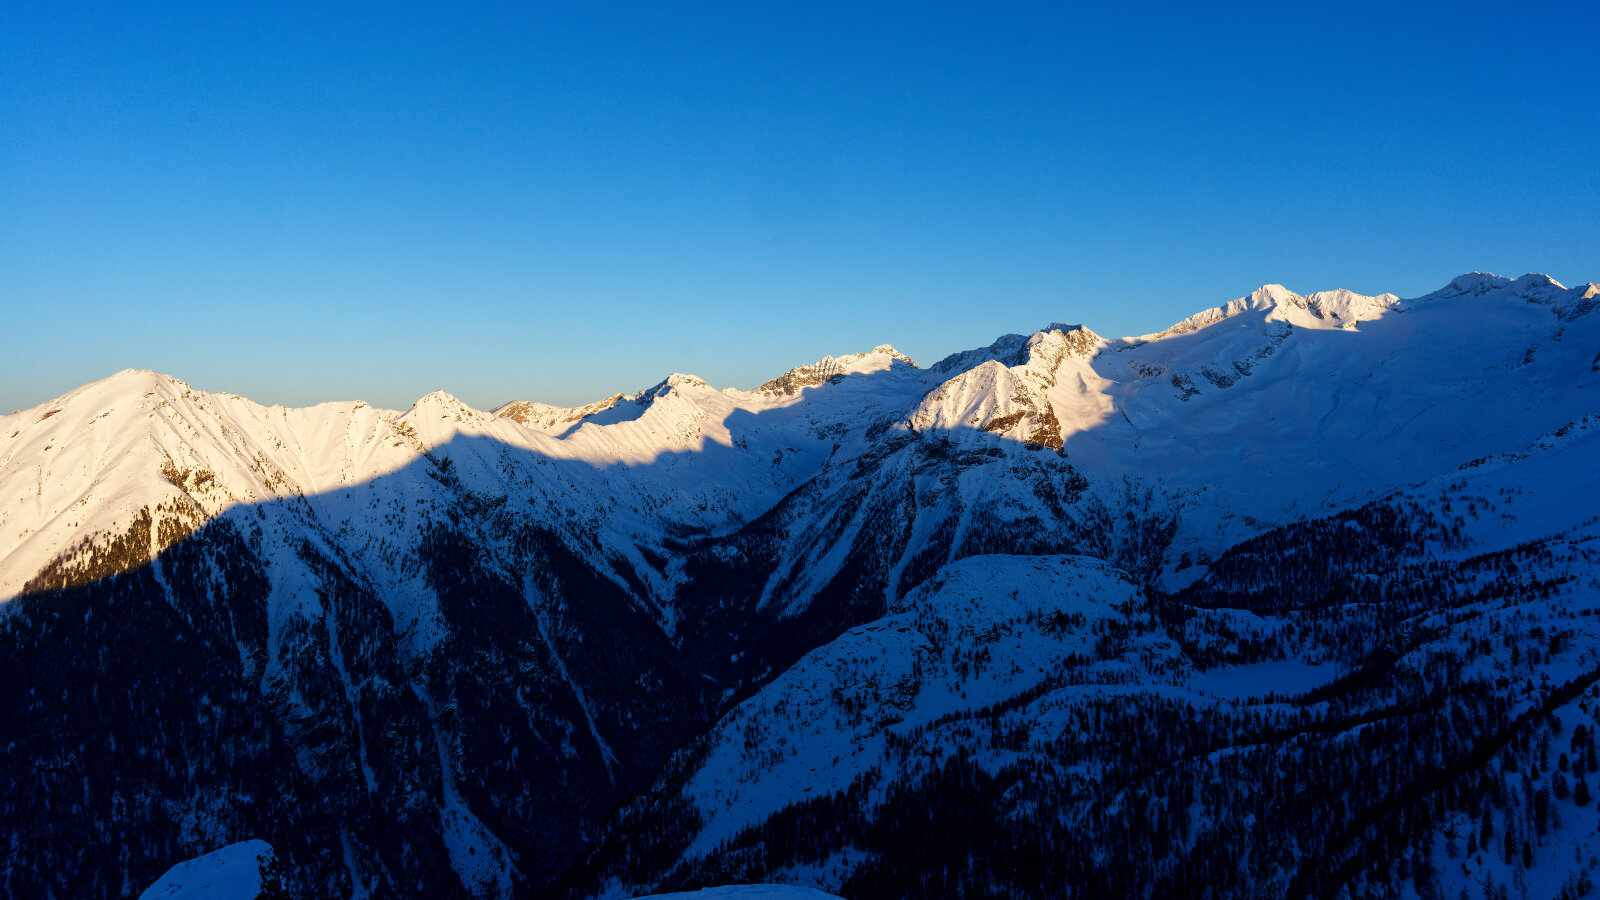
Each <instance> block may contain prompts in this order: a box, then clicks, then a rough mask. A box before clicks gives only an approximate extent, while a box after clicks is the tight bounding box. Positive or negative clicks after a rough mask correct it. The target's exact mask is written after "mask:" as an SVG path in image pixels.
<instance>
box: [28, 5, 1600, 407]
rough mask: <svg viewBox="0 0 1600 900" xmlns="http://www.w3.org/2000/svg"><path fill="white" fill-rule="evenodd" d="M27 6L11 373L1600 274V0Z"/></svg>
mask: <svg viewBox="0 0 1600 900" xmlns="http://www.w3.org/2000/svg"><path fill="white" fill-rule="evenodd" d="M521 6H522V5H521V4H515V5H507V6H505V7H499V6H494V5H490V6H485V7H480V8H478V9H476V10H474V11H470V12H468V11H463V10H461V9H458V8H457V7H458V4H455V3H439V4H434V5H426V6H423V5H411V6H406V7H405V8H404V9H395V8H391V7H390V6H389V5H388V4H384V5H377V4H374V5H370V6H367V5H357V6H343V5H339V6H330V5H328V4H324V3H316V4H306V5H303V6H285V5H280V4H250V5H240V6H239V7H238V8H225V7H231V5H230V4H212V3H206V4H182V3H180V4H164V3H150V4H144V3H139V4H112V3H106V4H103V5H97V6H79V5H75V4H71V3H67V2H52V3H48V4H45V3H34V2H21V3H7V4H4V6H3V7H0V313H3V316H0V411H8V410H10V409H13V408H18V407H26V406H30V405H33V404H35V403H40V402H43V401H44V400H46V399H48V398H50V397H52V396H54V395H56V394H59V393H62V392H64V391H66V390H68V389H70V388H72V387H74V386H76V385H78V384H81V383H84V382H87V381H90V380H94V379H97V378H101V377H104V376H106V375H108V374H110V373H112V372H114V371H116V370H118V369H121V368H126V367H139V368H153V369H157V370H160V371H164V372H168V373H170V374H173V375H176V376H178V377H180V378H183V379H185V380H187V381H189V382H191V383H192V384H194V385H195V386H197V387H200V388H203V389H206V390H227V391H232V392H235V393H240V394H244V395H246V396H249V397H252V398H253V399H257V400H260V401H262V402H267V403H286V404H292V405H299V404H306V403H312V402H317V401H320V400H329V399H352V398H362V399H366V400H369V401H371V402H374V403H378V404H381V405H386V406H395V407H401V408H403V407H405V406H406V405H408V404H409V403H410V402H411V400H413V399H414V398H416V397H417V396H420V395H421V394H423V393H426V392H427V391H430V390H433V389H436V388H443V389H445V390H448V391H450V392H452V393H454V394H456V395H458V396H460V397H461V398H462V399H464V400H466V401H467V402H468V403H471V404H473V405H476V406H480V407H489V406H492V405H495V404H497V403H500V402H503V401H505V400H509V399H513V398H521V399H538V400H546V401H550V402H560V403H576V402H583V401H588V400H591V399H595V398H598V397H601V396H604V395H606V394H608V393H611V392H614V391H633V390H637V389H640V388H643V387H646V386H648V385H650V384H652V383H654V382H655V381H658V380H659V379H660V378H662V377H663V376H665V375H666V374H667V373H668V372H671V371H688V372H693V373H695V374H698V375H701V376H703V377H705V378H707V379H709V380H710V381H711V382H712V383H714V384H717V385H719V386H739V387H747V386H751V385H753V384H755V383H758V382H759V381H761V380H763V379H765V378H767V377H769V376H771V375H774V374H777V373H778V372H780V371H782V370H783V369H786V368H788V367H790V366H792V365H796V364H800V363H804V362H809V361H811V360H814V359H816V358H818V357H820V356H821V355H823V354H824V353H833V354H841V353H847V352H851V351H854V350H862V349H867V348H869V347H871V346H873V345H874V344H878V343H882V342H888V343H893V344H895V345H896V346H898V347H899V348H900V349H902V350H904V351H905V352H907V353H909V354H911V355H912V356H913V357H915V358H917V359H918V361H919V362H932V361H934V360H935V359H937V358H938V357H940V356H943V355H944V354H946V353H949V352H952V351H955V350H958V349H963V348H966V347H970V346H978V345H982V344H985V343H987V342H988V341H990V340H991V339H992V338H994V337H995V336H997V335H999V334H1002V333H1005V332H1011V331H1030V330H1033V329H1034V328H1037V327H1039V326H1041V325H1043V324H1045V323H1048V322H1050V321H1054V320H1064V321H1072V322H1082V323H1084V324H1087V325H1088V326H1089V327H1091V328H1093V329H1095V330H1096V331H1098V332H1100V333H1102V334H1107V335H1121V334H1132V333H1140V332H1146V331H1151V330H1155V329H1159V328H1161V327H1164V326H1166V325H1167V324H1170V323H1171V322H1172V321H1174V320H1176V319H1178V318H1181V317H1183V316H1185V315H1188V314H1190V313H1192V312H1195V311H1197V310H1199V309H1201V308H1203V307H1205V306H1211V305H1216V304H1218V303H1222V302H1224V301H1226V300H1228V299H1231V298H1233V297H1236V296H1240V295H1242V294H1244V293H1246V292H1248V291H1250V290H1251V289H1253V288H1254V287H1256V286H1257V285H1259V284H1261V283H1263V282H1281V283H1283V284H1286V285H1288V286H1289V287H1290V288H1292V289H1294V290H1298V291H1312V290H1321V289H1329V288H1334V287H1349V288H1352V289H1354V290H1359V291H1363V292H1373V293H1376V292H1380V291H1386V290H1387V291H1394V292H1396V293H1398V294H1400V295H1402V296H1415V295H1418V294H1421V293H1425V292H1427V291H1429V290H1432V289H1434V288H1436V287H1439V286H1440V285H1442V284H1443V283H1444V282H1445V281H1447V280H1448V279H1449V278H1450V277H1452V276H1454V275H1456V274H1459V273H1460V272H1463V271H1468V270H1474V269H1483V270H1489V271H1497V272H1500V273H1502V274H1511V275H1518V274H1521V273H1523V272H1525V271H1543V272H1548V273H1549V274H1551V275H1553V276H1554V277H1556V278H1557V279H1560V280H1562V281H1565V282H1567V283H1569V284H1570V283H1575V282H1584V281H1600V63H1597V62H1596V55H1595V52H1594V45H1595V40H1594V38H1595V36H1596V35H1597V34H1600V11H1597V10H1600V6H1597V5H1596V4H1594V3H1589V2H1575V0H1567V2H1561V3H1549V4H1546V3H1540V2H1526V3H1514V4H1513V3H1507V4H1502V5H1493V6H1482V5H1473V4H1470V3H1468V4H1455V3H1452V4H1438V5H1436V6H1434V7H1432V8H1426V5H1418V4H1409V3H1396V2H1392V0H1390V2H1383V3H1378V4H1360V3H1356V4H1351V3H1312V4H1304V3H1283V2H1273V3H1270V4H1261V5H1236V6H1233V7H1232V8H1230V9H1228V10H1226V11H1219V10H1214V9H1210V8H1208V7H1209V4H1181V5H1179V4H1174V5H1170V6H1167V5H1162V6H1142V7H1138V8H1133V7H1128V8H1118V9H1111V7H1121V5H1119V4H1110V3H1098V4H1092V5H1086V8H1083V9H1073V8H1071V7H1070V5H1068V4H1040V5H1031V4H1019V3H1005V2H998V3H987V2H986V3H976V2H975V3H971V4H933V5H905V6H882V7H877V8H874V9H871V10H863V9H861V8H859V5H858V4H837V5H836V4H827V3H818V2H807V3H798V4H780V3H736V4H726V5H697V4H684V5H680V4H675V3H639V4H599V3H576V4H559V5H557V4H536V5H535V6H534V8H533V9H531V10H530V9H523V8H521Z"/></svg>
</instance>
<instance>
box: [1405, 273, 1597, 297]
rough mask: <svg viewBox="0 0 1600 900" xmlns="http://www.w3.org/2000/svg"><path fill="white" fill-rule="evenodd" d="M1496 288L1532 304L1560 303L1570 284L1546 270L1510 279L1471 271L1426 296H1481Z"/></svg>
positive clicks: (1565, 295)
mask: <svg viewBox="0 0 1600 900" xmlns="http://www.w3.org/2000/svg"><path fill="white" fill-rule="evenodd" d="M1492 291H1505V292H1506V293H1507V295H1509V296H1512V297H1519V298H1521V299H1524V300H1527V301H1528V302H1530V303H1546V304H1550V305H1557V304H1559V303H1561V302H1562V301H1564V300H1566V299H1567V294H1568V291H1567V286H1566V285H1564V284H1562V283H1561V282H1559V281H1557V280H1555V279H1554V278H1551V277H1550V276H1549V275H1546V274H1544V273H1543V272H1529V273H1528V274H1526V275H1523V276H1521V277H1520V278H1507V277H1506V276H1504V275H1496V274H1494V273H1493V272H1468V273H1466V274H1465V275H1457V276H1456V277H1455V278H1452V279H1451V280H1450V283H1449V284H1447V285H1445V286H1444V287H1442V288H1440V289H1438V290H1437V291H1434V292H1433V293H1431V294H1428V295H1426V296H1425V297H1424V298H1423V299H1427V300H1446V299H1450V298H1453V297H1465V296H1473V297H1481V296H1483V295H1484V294H1487V293H1490V292H1492Z"/></svg>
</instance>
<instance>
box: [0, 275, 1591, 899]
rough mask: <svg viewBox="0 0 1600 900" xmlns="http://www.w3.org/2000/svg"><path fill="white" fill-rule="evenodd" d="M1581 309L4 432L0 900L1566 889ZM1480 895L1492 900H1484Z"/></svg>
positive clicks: (1585, 879) (1580, 720) (1554, 303)
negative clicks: (570, 394) (234, 871)
mask: <svg viewBox="0 0 1600 900" xmlns="http://www.w3.org/2000/svg"><path fill="white" fill-rule="evenodd" d="M1597 306H1600V286H1597V285H1594V284H1589V285H1585V286H1581V287H1577V288H1567V287H1565V286H1563V285H1561V284H1559V283H1557V282H1555V281H1553V280H1552V279H1550V278H1548V277H1546V276H1542V275H1526V276H1523V277H1521V278H1517V279H1509V278H1502V277H1498V276H1494V275H1488V274H1482V273H1474V274H1470V275H1463V276H1461V277H1458V278H1456V279H1454V280H1453V281H1451V282H1450V283H1449V284H1448V285H1446V286H1445V287H1444V288H1442V289H1440V290H1439V291H1436V292H1434V293H1431V294H1429V295H1426V296H1424V297H1419V298H1414V299H1407V300H1402V299H1400V298H1398V297H1396V296H1393V295H1389V294H1384V295H1379V296H1363V295H1358V294H1354V293H1351V292H1349V291H1331V292H1322V293H1313V294H1308V295H1300V294H1296V293H1293V292H1291V291H1289V290H1288V289H1286V288H1283V287H1281V286H1278V285H1267V286H1265V287H1262V288H1260V289H1258V290H1256V291H1254V292H1253V293H1251V294H1249V295H1248V296H1245V297H1241V298H1239V299H1237V300H1233V301H1231V302H1229V303H1226V304H1224V305H1222V306H1218V307H1215V308H1211V309H1207V310H1205V311H1203V312H1201V313H1198V314H1196V315H1194V316H1191V317H1190V318H1188V319H1185V320H1183V321H1182V322H1179V323H1177V324H1176V325H1174V326H1172V327H1171V328H1168V329H1166V330H1164V331H1162V332H1159V333H1156V334H1150V335H1145V336H1142V337H1137V338H1103V337H1101V336H1099V335H1097V334H1095V333H1094V332H1092V331H1090V330H1089V329H1087V328H1085V327H1083V326H1080V325H1066V324H1059V323H1057V324H1052V325H1049V326H1047V327H1045V328H1043V329H1041V330H1039V331H1036V332H1033V333H1031V334H1013V335H1006V336H1004V337H1001V338H999V339H998V340H995V341H994V342H992V343H990V344H989V345H988V346H985V347H981V348H979V349H974V350H970V351H967V352H963V353H958V354H955V355H953V356H950V357H948V358H946V359H944V360H941V361H938V362H936V363H933V364H931V365H928V366H926V367H919V366H918V365H917V364H916V363H914V362H913V361H912V360H911V359H909V358H908V357H906V356H905V355H904V354H901V353H899V352H898V351H896V350H895V349H894V348H893V347H891V346H888V345H882V346H879V347H875V348H873V349H872V350H870V351H867V352H864V353H852V354H849V355H845V356H841V357H837V358H835V357H826V358H824V359H822V360H820V361H818V362H816V363H813V364H810V365H804V366H800V367H798V368H794V369H791V370H789V371H787V372H785V373H783V374H781V375H778V376H777V377H775V378H773V379H772V380H770V381H768V382H766V383H764V384H762V385H760V386H758V387H756V388H754V389H750V390H735V389H717V388H715V387H713V386H711V385H709V384H707V383H706V382H705V381H703V380H702V379H699V378H696V377H694V376H692V375H683V374H673V375H670V376H668V377H667V378H666V379H664V380H663V381H662V382H660V383H659V384H657V385H655V386H653V387H650V388H647V389H645V390H642V391H640V392H638V393H636V394H633V395H617V396H612V397H609V398H606V399H604V400H601V401H599V402H596V403H593V404H590V405H588V406H583V407H577V408H561V407H554V406H550V405H546V404H541V403H537V402H528V401H516V402H511V403H507V404H505V405H504V406H501V407H498V408H496V409H494V410H489V411H480V410H476V409H473V408H471V407H469V406H467V405H465V404H463V403H461V402H460V401H458V400H456V399H455V398H454V397H451V396H450V395H448V394H444V393H435V394H430V395H428V396H426V397H423V398H421V399H420V400H418V401H417V402H416V403H414V404H413V405H412V406H411V407H410V408H409V409H407V410H404V411H398V410H386V409H380V408H376V407H372V406H369V405H367V404H365V403H361V402H347V403H327V404H322V405H319V406H314V407H310V408H305V409H285V408H282V407H266V406H261V405H259V404H256V403H253V402H251V401H249V400H247V399H244V398H242V397H238V396H234V395H229V394H210V393H204V392H199V391H196V390H194V389H192V388H190V387H189V386H188V385H186V384H184V383H183V382H181V381H179V380H177V379H175V378H171V377H168V376H165V375H161V374H157V373H154V372H148V371H131V370H130V371H124V372H121V373H118V374H116V375H113V376H111V377H110V378H107V379H105V380H103V381H99V382H95V383H93V384H89V385H86V386H84V387H82V388H79V389H77V390H75V391H72V392H70V393H68V394H66V395H64V396H62V397H59V398H56V399H54V400H51V401H49V402H47V403H44V404H41V405H40V406H37V407H34V408H32V409H28V410H22V411H19V412H16V413H13V414H11V415H9V416H4V417H0V597H3V598H7V599H5V600H4V601H3V602H0V684H4V685H6V686H7V689H6V690H4V691H3V692H0V721H4V722H5V723H7V726H6V730H5V733H4V734H3V735H0V771H3V772H4V773H5V774H4V775H0V844H3V845H4V846H6V847H7V848H8V851H7V854H6V860H5V862H4V863H3V864H0V893H3V894H5V895H7V896H16V897H32V896H38V897H47V896H62V897H64V896H75V897H78V896H137V895H138V893H139V892H140V891H141V890H142V889H143V888H144V887H146V886H147V885H150V884H151V883H152V882H154V881H155V880H156V879H157V878H158V877H159V876H161V875H162V873H163V872H166V871H167V870H168V869H169V868H171V867H172V866H173V865H174V864H176V863H179V862H180V861H182V860H185V859H188V858H190V857H197V856H200V855H202V854H205V853H208V852H210V851H213V850H216V849H217V848H219V847H223V846H225V845H229V844H232V843H235V842H238V841H244V840H247V839H262V840H266V841H268V842H270V843H271V845H272V846H273V847H274V848H275V850H276V852H277V855H278V858H279V859H280V860H281V861H282V863H283V866H284V873H285V878H286V880H287V882H288V883H289V884H290V885H291V886H292V887H293V888H294V890H296V891H297V892H298V893H299V895H301V896H349V897H389V896H434V897H509V896H518V897H521V896H530V897H531V896H550V897H556V896H560V897H630V896H636V895H639V894H644V893H650V892H653V891H662V890H673V889H687V888H694V887H699V886H704V885H718V884H734V883H750V882H779V883H789V884H795V885H802V886H807V887H813V888H818V889H821V890H825V891H829V892H831V893H835V894H838V895H839V896H843V897H849V898H852V900H860V898H867V897H923V896H928V897H934V896H938V897H945V896H1032V897H1047V896H1062V897H1123V896H1127V897H1133V896H1139V897H1150V896H1177V895H1182V896H1194V897H1203V896H1214V897H1243V896H1262V897H1283V896H1329V897H1333V896H1380V895H1381V896H1416V897H1419V898H1432V897H1449V898H1451V900H1454V898H1455V897H1457V896H1459V895H1460V893H1461V891H1462V890H1463V889H1466V890H1468V891H1469V892H1470V895H1471V896H1479V895H1481V894H1483V893H1484V892H1489V893H1491V894H1492V895H1494V896H1501V895H1506V892H1512V893H1514V892H1516V891H1519V890H1520V891H1523V892H1524V893H1525V894H1526V895H1528V896H1549V897H1556V896H1582V895H1583V894H1584V893H1586V892H1588V891H1589V890H1591V879H1592V878H1593V877H1594V873H1595V871H1596V869H1597V868H1600V863H1597V855H1600V838H1597V837H1596V833H1597V829H1600V804H1596V803H1595V802H1594V801H1593V799H1592V797H1591V794H1590V784H1591V783H1590V782H1589V781H1588V776H1589V775H1590V774H1592V773H1593V772H1594V771H1595V770H1596V769H1600V760H1596V758H1595V753H1596V751H1595V747H1594V730H1595V728H1596V727H1600V723H1597V722H1596V721H1595V719H1596V717H1600V688H1596V687H1594V685H1595V683H1596V681H1600V623H1597V620H1596V618H1595V617H1596V615H1597V611H1600V556H1597V551H1600V543H1597V540H1596V539H1597V538H1600V465H1597V464H1600V314H1595V310H1596V307H1597ZM1497 892H1498V893H1497Z"/></svg>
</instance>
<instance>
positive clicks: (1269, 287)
mask: <svg viewBox="0 0 1600 900" xmlns="http://www.w3.org/2000/svg"><path fill="white" fill-rule="evenodd" d="M1298 296H1300V295H1299V294H1296V293H1295V292H1294V291H1291V290H1289V289H1288V288H1286V287H1284V286H1283V285H1281V284H1263V285H1262V286H1261V287H1258V288H1256V289H1255V290H1254V291H1251V292H1250V299H1251V300H1254V301H1256V302H1257V303H1263V304H1265V303H1288V302H1291V301H1292V300H1294V299H1295V298H1296V297H1298Z"/></svg>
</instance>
